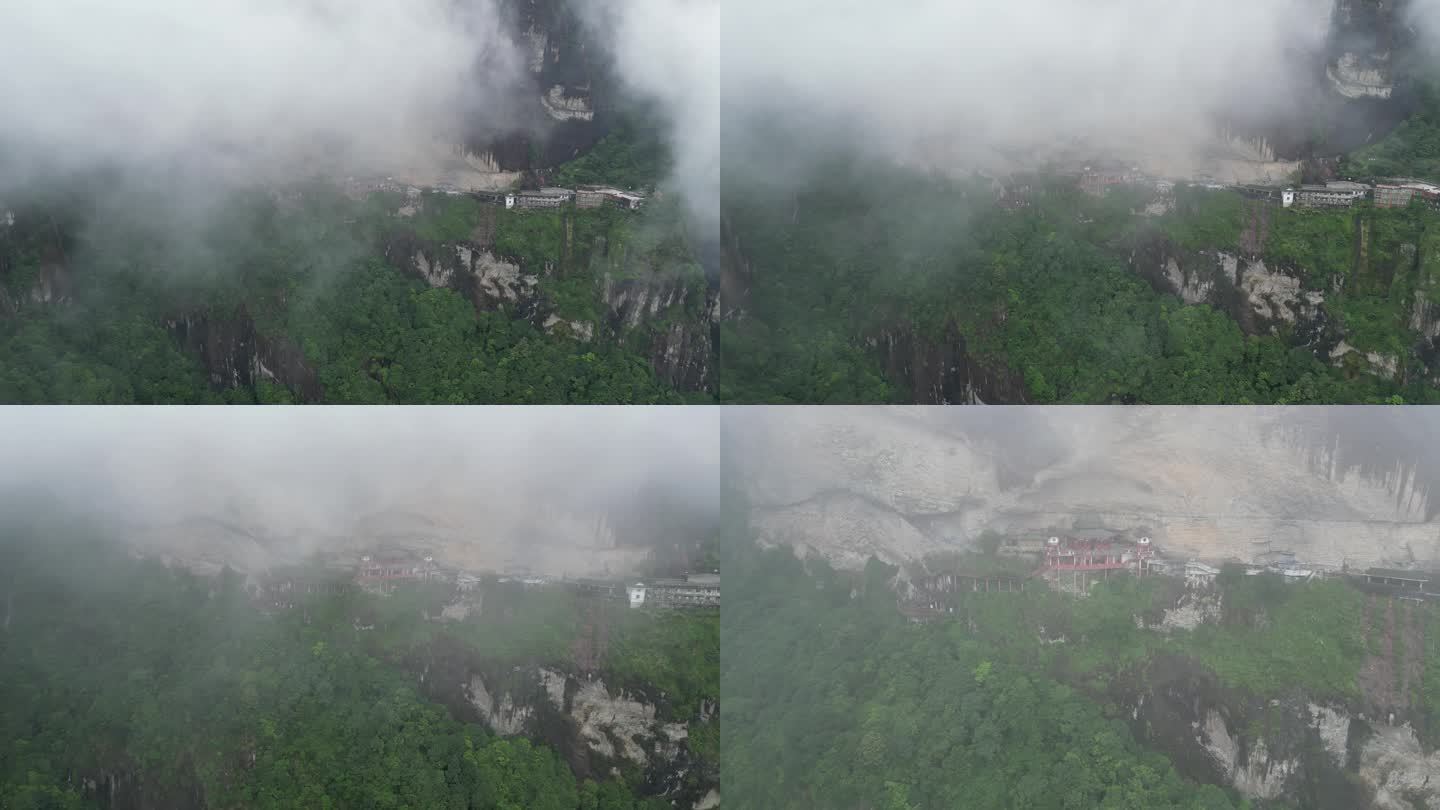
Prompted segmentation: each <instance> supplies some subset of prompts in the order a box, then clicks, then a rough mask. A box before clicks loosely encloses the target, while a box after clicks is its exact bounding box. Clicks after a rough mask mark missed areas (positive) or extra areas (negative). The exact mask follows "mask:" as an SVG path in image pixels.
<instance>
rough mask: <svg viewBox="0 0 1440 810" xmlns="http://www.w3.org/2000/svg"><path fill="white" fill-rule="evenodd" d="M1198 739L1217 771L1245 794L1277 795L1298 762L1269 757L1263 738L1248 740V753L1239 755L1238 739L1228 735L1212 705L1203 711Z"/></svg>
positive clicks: (1261, 796)
mask: <svg viewBox="0 0 1440 810" xmlns="http://www.w3.org/2000/svg"><path fill="white" fill-rule="evenodd" d="M1199 740H1200V742H1201V744H1202V745H1204V746H1205V750H1207V751H1209V752H1210V755H1211V756H1212V757H1214V758H1215V764H1216V766H1217V767H1218V768H1219V769H1220V772H1221V773H1223V774H1225V775H1226V776H1227V778H1228V780H1229V782H1230V784H1231V785H1233V786H1234V787H1235V789H1236V790H1239V791H1240V793H1241V794H1242V795H1243V796H1245V797H1246V798H1250V799H1276V798H1279V797H1280V795H1281V794H1282V792H1283V791H1284V788H1285V780H1286V779H1288V778H1289V776H1290V774H1292V773H1294V772H1295V770H1296V769H1297V768H1298V766H1299V762H1297V761H1295V760H1290V759H1279V760H1276V759H1272V758H1271V757H1270V756H1269V751H1268V750H1267V749H1266V747H1265V740H1264V739H1263V738H1256V739H1255V740H1254V741H1253V742H1251V743H1250V751H1249V755H1248V756H1242V749H1241V745H1240V740H1238V739H1237V738H1235V737H1232V736H1231V734H1230V730H1229V728H1227V727H1226V725H1225V719H1224V718H1223V717H1221V716H1220V713H1219V712H1218V711H1216V710H1214V709H1211V710H1210V711H1208V712H1206V713H1205V723H1204V726H1203V727H1202V728H1201V729H1200V734H1199Z"/></svg>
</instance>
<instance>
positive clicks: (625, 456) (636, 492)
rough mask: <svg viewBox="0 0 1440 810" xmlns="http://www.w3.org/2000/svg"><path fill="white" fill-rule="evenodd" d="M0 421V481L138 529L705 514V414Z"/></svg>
mask: <svg viewBox="0 0 1440 810" xmlns="http://www.w3.org/2000/svg"><path fill="white" fill-rule="evenodd" d="M0 426H3V429H4V432H5V433H6V435H7V439H6V442H5V443H4V449H3V450H0V491H5V490H9V489H11V488H13V487H16V486H31V485H36V484H39V485H43V486H44V487H45V488H47V489H50V490H51V491H53V492H54V493H56V494H57V495H59V496H60V497H61V498H63V499H64V501H65V503H66V504H67V506H69V507H73V508H74V509H77V510H82V511H89V510H92V509H93V510H95V511H98V512H101V513H103V514H106V515H108V516H113V517H114V518H115V519H116V520H121V521H125V522H128V523H134V524H140V525H145V524H169V523H174V522H176V521H181V520H184V519H223V520H225V521H229V522H233V523H237V524H243V525H244V526H245V528H246V529H247V530H253V531H254V532H255V533H256V534H257V535H265V536H274V537H287V536H292V535H293V536H296V537H300V538H305V537H326V536H329V535H333V534H343V533H345V532H346V531H350V530H354V531H364V530H368V529H369V528H371V527H369V526H366V525H361V524H363V523H364V522H365V521H366V520H368V519H370V518H369V517H367V516H376V515H379V516H384V515H390V516H394V515H418V516H419V517H420V518H422V519H433V520H435V521H436V522H437V523H439V524H442V525H445V526H448V527H451V529H458V530H459V531H452V532H451V534H452V536H454V537H473V538H474V542H476V543H485V542H487V541H488V540H494V541H495V542H497V543H510V542H512V541H514V540H515V539H516V538H514V537H510V536H509V534H508V533H509V532H510V531H511V530H512V529H516V527H521V526H526V525H530V524H535V525H539V526H541V527H542V528H543V527H544V525H545V524H546V523H547V521H551V520H552V518H553V519H554V520H555V521H560V522H564V523H565V524H566V530H567V531H573V532H581V533H583V532H585V531H588V528H587V527H589V526H590V525H591V521H592V519H593V518H594V517H595V516H598V515H602V514H605V515H608V516H610V517H611V518H618V517H620V516H623V515H626V514H631V515H634V514H636V513H637V512H639V513H642V522H643V513H644V511H645V510H646V508H647V506H648V504H647V503H646V502H645V499H646V498H649V497H653V496H655V495H656V494H657V493H660V494H663V495H664V496H665V497H666V498H667V499H669V500H670V502H671V503H670V504H669V506H671V507H672V508H673V505H674V504H675V503H679V504H682V505H685V506H688V508H690V509H693V510H694V511H695V513H696V515H697V520H702V521H703V520H707V519H710V518H711V517H713V515H714V513H715V511H716V509H717V508H718V507H717V505H716V503H717V499H718V494H717V488H718V463H719V462H718V452H719V451H718V413H717V411H716V409H713V408H708V407H686V408H652V407H638V406H629V407H503V406H496V407H484V408H474V407H470V408H461V407H457V408H419V407H416V408H405V407H387V408H368V407H326V408H225V407H215V408H205V407H177V408H163V407H135V408H120V407H113V408H104V407H101V408H23V407H10V408H0ZM642 489H643V492H642ZM570 524H574V526H575V527H577V528H574V529H573V530H572V529H571V525H570ZM557 534H560V535H563V534H564V532H557ZM585 539H588V536H587V537H579V538H577V540H585Z"/></svg>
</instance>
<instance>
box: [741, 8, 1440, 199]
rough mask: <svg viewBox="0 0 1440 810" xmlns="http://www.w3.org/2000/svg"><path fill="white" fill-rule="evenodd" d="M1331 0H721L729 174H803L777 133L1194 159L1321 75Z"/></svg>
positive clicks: (998, 155)
mask: <svg viewBox="0 0 1440 810" xmlns="http://www.w3.org/2000/svg"><path fill="white" fill-rule="evenodd" d="M1332 3H1333V0H1273V2H1259V3H1257V2H1251V1H1250V0H1174V1H1173V2H1164V3H1157V2H1153V1H1152V0H1099V2H1097V1H1096V0H966V2H962V3H952V2H944V1H943V0H918V1H917V2H914V3H907V4H903V5H887V4H883V3H870V2H856V1H855V0H839V2H829V1H828V0H827V2H819V0H788V1H787V2H785V3H778V4H777V3H769V2H764V0H734V2H730V3H727V4H726V15H725V21H724V33H723V46H722V47H723V51H722V53H723V55H724V58H723V63H722V64H723V68H722V70H723V81H724V85H723V113H722V114H723V116H724V122H725V144H724V145H725V170H726V174H727V182H729V178H730V176H731V174H732V173H734V175H735V177H736V178H738V179H744V180H748V181H752V182H761V181H764V180H766V179H773V178H775V177H777V176H778V177H780V178H782V179H787V178H788V180H792V181H793V180H800V179H802V178H803V173H802V174H801V176H800V177H796V176H795V172H796V169H795V167H794V166H789V165H784V164H781V163H779V162H778V161H777V159H775V158H774V149H773V148H772V146H771V145H772V143H773V142H774V139H775V138H776V137H777V135H786V136H789V137H795V136H797V135H799V136H800V137H801V138H802V142H803V143H804V144H805V147H806V150H807V151H809V152H811V153H814V152H818V151H822V150H823V149H825V148H841V147H843V148H848V149H860V150H862V151H863V152H865V153H866V154H868V155H870V156H872V157H880V158H884V159H894V160H900V161H903V162H908V163H912V164H915V165H919V166H923V167H926V168H939V169H943V170H954V171H968V170H971V169H976V168H979V169H997V170H1001V169H1005V168H1015V167H1018V166H1026V164H1028V167H1030V168H1034V167H1037V166H1038V163H1039V161H1040V160H1041V159H1043V158H1045V157H1048V156H1052V155H1054V154H1055V153H1057V152H1059V151H1061V150H1063V149H1066V148H1069V147H1071V146H1073V145H1075V142H1077V141H1080V142H1082V143H1083V146H1082V147H1081V148H1080V153H1081V154H1088V155H1089V156H1091V157H1094V156H1100V157H1105V156H1115V157H1124V158H1127V159H1132V160H1138V159H1139V158H1141V157H1145V158H1147V159H1148V160H1147V161H1146V162H1147V163H1148V164H1149V165H1151V166H1160V167H1169V168H1171V169H1172V170H1174V171H1177V172H1180V171H1184V170H1189V169H1193V168H1195V167H1194V165H1193V164H1194V163H1195V161H1197V160H1199V159H1201V158H1203V157H1204V153H1205V152H1206V150H1207V149H1209V147H1210V146H1211V145H1212V141H1213V139H1214V135H1215V134H1216V133H1217V130H1218V129H1219V128H1220V126H1221V124H1222V121H1223V120H1229V119H1230V118H1233V117H1240V118H1246V117H1255V116H1260V117H1263V115H1264V114H1266V113H1268V112H1269V111H1270V110H1272V109H1283V108H1286V107H1287V106H1289V105H1290V104H1292V103H1293V102H1294V101H1295V99H1296V98H1298V97H1301V96H1302V95H1303V93H1304V91H1305V90H1306V89H1307V88H1310V87H1311V86H1313V85H1314V84H1315V83H1316V82H1317V81H1323V80H1324V67H1323V58H1317V57H1323V53H1324V46H1325V43H1326V37H1327V34H1328V31H1329V26H1330V12H1331V7H1332ZM1429 5H1432V6H1433V5H1434V3H1433V2H1430V3H1429ZM795 157H796V156H795V155H789V154H787V155H786V157H785V159H786V161H787V162H788V161H793V160H794V159H795Z"/></svg>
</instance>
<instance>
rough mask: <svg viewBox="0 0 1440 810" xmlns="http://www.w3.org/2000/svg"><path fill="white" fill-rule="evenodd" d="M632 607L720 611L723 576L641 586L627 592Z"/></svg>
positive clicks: (656, 581)
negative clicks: (712, 609)
mask: <svg viewBox="0 0 1440 810" xmlns="http://www.w3.org/2000/svg"><path fill="white" fill-rule="evenodd" d="M626 593H627V595H628V596H629V597H630V607H632V608H634V607H642V606H644V605H651V606H653V607H660V608H693V607H720V575H719V574H687V575H686V576H685V577H684V578H682V579H657V580H655V581H654V582H652V583H650V584H649V585H646V584H644V583H642V582H637V583H635V584H634V585H631V586H630V587H629V588H627V589H626Z"/></svg>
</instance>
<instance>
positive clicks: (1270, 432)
mask: <svg viewBox="0 0 1440 810" xmlns="http://www.w3.org/2000/svg"><path fill="white" fill-rule="evenodd" d="M1109 410H1110V409H1093V410H1092V409H1063V410H1062V412H1061V413H1058V414H1053V415H1051V414H1047V415H1044V416H1039V415H1036V416H1030V415H1026V416H1024V417H1016V418H1017V419H1028V420H1029V421H1030V422H1035V423H1036V424H1033V425H1031V424H1026V425H1025V427H1024V430H1025V431H1032V432H1033V431H1047V432H1049V433H1050V438H1047V439H1046V440H1045V445H1046V446H1047V447H1053V448H1059V449H1061V450H1062V451H1063V453H1062V456H1061V457H1058V458H1050V459H1045V458H1044V457H1040V456H1037V459H1038V460H1037V461H1036V463H1035V464H1033V465H1032V466H1030V467H1029V468H1027V469H1026V470H1025V474H1023V475H1022V474H1017V473H1016V472H1014V471H1012V472H1010V473H1009V474H1008V475H1007V474H1006V473H1005V471H1004V468H1003V464H1002V462H1001V461H1000V459H1003V458H1005V457H1006V456H1007V455H1008V454H1009V451H1007V449H1006V448H1007V446H1015V447H1017V448H1018V447H1023V444H1021V439H1019V438H1014V437H1006V438H1003V439H996V438H992V437H993V436H1000V435H1004V434H1001V433H998V431H999V430H1000V429H999V428H996V427H994V426H990V425H987V426H983V427H982V426H978V425H977V426H976V427H974V428H971V429H967V427H966V426H965V417H964V415H963V414H957V415H955V416H954V417H929V416H917V415H915V414H913V413H908V412H907V411H905V410H904V409H868V412H867V410H857V409H841V408H827V409H823V411H824V412H823V413H820V414H814V413H810V414H807V415H805V416H804V417H803V418H801V417H799V416H798V415H796V416H791V415H789V414H787V413H785V412H783V410H781V409H775V410H767V411H765V412H761V413H757V414H752V415H734V416H731V415H728V414H727V415H726V416H725V423H726V442H727V444H726V453H727V456H726V457H727V461H728V463H729V464H730V465H731V467H732V469H733V470H734V472H735V475H736V481H737V482H738V485H739V486H740V487H741V489H742V490H743V491H744V492H745V494H746V495H747V497H748V498H749V501H750V504H751V508H752V513H751V520H752V524H753V526H754V527H755V530H756V532H757V534H758V536H759V538H760V540H761V542H763V543H767V544H780V545H787V546H791V547H794V548H796V549H797V550H801V549H803V550H805V551H808V552H811V553H816V554H819V555H822V556H824V557H826V558H828V559H830V560H831V561H832V562H833V563H834V564H836V565H839V566H841V567H852V568H853V567H857V566H858V565H860V564H863V562H864V560H865V559H866V558H868V557H869V556H870V555H875V556H878V557H880V558H881V559H882V560H885V561H887V562H892V563H893V562H905V561H913V560H916V559H919V558H921V557H923V556H924V555H925V554H927V553H929V552H932V551H936V550H940V549H944V548H952V549H954V548H964V547H967V546H969V545H970V544H972V543H973V542H974V539H975V538H976V537H977V536H978V535H979V533H980V532H981V531H983V530H985V529H992V530H997V531H1000V532H1002V533H1027V534H1028V533H1034V532H1043V531H1051V530H1057V529H1066V528H1070V527H1073V526H1075V525H1076V524H1077V522H1083V523H1085V524H1087V525H1098V526H1102V527H1105V528H1109V529H1114V530H1117V531H1135V532H1143V533H1145V534H1148V535H1149V536H1151V537H1153V538H1155V541H1156V543H1157V544H1158V545H1159V546H1160V547H1161V548H1162V551H1163V553H1165V554H1167V555H1168V556H1173V557H1177V558H1180V559H1185V558H1189V557H1196V558H1201V559H1211V560H1224V559H1240V560H1244V561H1247V562H1248V561H1249V560H1250V559H1251V556H1252V554H1253V550H1254V546H1253V543H1252V541H1255V540H1261V539H1263V540H1269V541H1271V543H1272V544H1273V547H1274V548H1277V549H1280V548H1283V549H1286V550H1292V551H1294V552H1295V553H1296V554H1297V556H1298V557H1299V558H1300V559H1302V560H1305V561H1307V562H1312V563H1316V564H1322V565H1333V566H1335V567H1339V566H1340V565H1342V564H1349V565H1350V566H1352V567H1355V566H1361V567H1363V566H1368V565H1385V564H1406V563H1409V562H1411V561H1418V562H1427V563H1428V562H1431V561H1437V560H1440V523H1436V522H1435V509H1436V507H1437V506H1440V497H1437V496H1440V490H1436V489H1435V487H1436V484H1437V483H1440V471H1437V470H1436V469H1435V462H1433V461H1431V460H1430V457H1429V455H1430V453H1429V451H1430V449H1433V448H1435V447H1436V446H1437V444H1436V442H1437V437H1436V435H1435V434H1434V429H1435V426H1434V425H1433V424H1431V423H1430V421H1427V420H1428V417H1426V416H1425V415H1424V414H1422V413H1417V414H1415V415H1414V416H1413V417H1405V416H1403V415H1398V414H1397V415H1394V416H1380V415H1378V414H1374V413H1373V412H1372V414H1371V418H1370V419H1368V420H1360V416H1361V414H1355V415H1354V416H1353V417H1352V416H1346V415H1345V414H1344V413H1343V409H1324V410H1320V409H1315V411H1316V412H1315V413H1309V412H1307V411H1306V410H1305V409H1269V408H1266V409H1239V408H1224V409H1196V408H1186V409H1163V408H1153V409H1152V408H1145V409H1125V410H1124V411H1119V412H1115V413H1107V411H1109ZM1011 413H1012V414H1013V413H1014V412H1013V411H1012V412H1011ZM935 419H945V420H947V421H948V424H943V425H937V424H934V423H933V422H932V421H931V420H935ZM1351 420H1358V421H1351ZM1016 452H1018V450H1017V451H1016Z"/></svg>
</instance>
